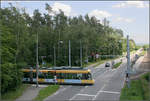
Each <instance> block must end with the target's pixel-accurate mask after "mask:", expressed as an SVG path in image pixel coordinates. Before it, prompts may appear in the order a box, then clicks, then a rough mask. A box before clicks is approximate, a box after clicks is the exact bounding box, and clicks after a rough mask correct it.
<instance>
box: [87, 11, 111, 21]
mask: <svg viewBox="0 0 150 101" xmlns="http://www.w3.org/2000/svg"><path fill="white" fill-rule="evenodd" d="M88 15H89V16H90V17H92V16H95V17H96V18H97V19H102V18H108V17H111V16H112V15H111V14H110V13H108V12H107V11H102V10H98V9H95V10H93V11H91V12H90V13H89V14H88Z"/></svg>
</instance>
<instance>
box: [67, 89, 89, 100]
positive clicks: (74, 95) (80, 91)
mask: <svg viewBox="0 0 150 101" xmlns="http://www.w3.org/2000/svg"><path fill="white" fill-rule="evenodd" d="M87 87H88V86H85V87H84V88H82V89H81V90H80V91H79V92H82V91H83V90H84V89H85V88H87ZM78 94H80V93H78ZM78 94H75V95H74V96H73V97H72V98H70V99H69V101H70V100H73V99H74V98H75V97H76V96H78Z"/></svg>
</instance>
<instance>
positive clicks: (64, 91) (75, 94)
mask: <svg viewBox="0 0 150 101" xmlns="http://www.w3.org/2000/svg"><path fill="white" fill-rule="evenodd" d="M139 51H140V50H139ZM139 51H137V52H136V54H137V53H139ZM134 56H135V55H134V54H133V55H131V59H132V58H134ZM119 61H120V59H116V60H115V63H117V62H119ZM108 62H109V63H111V61H108ZM126 65H127V59H126V57H123V58H122V64H121V65H120V67H119V68H117V69H112V68H111V67H105V63H103V64H101V65H99V66H97V67H88V69H90V70H91V72H92V76H93V78H94V80H95V84H94V85H92V86H78V85H62V86H61V88H60V89H59V90H58V91H57V92H56V93H54V94H53V95H52V96H49V97H47V98H46V99H44V100H45V101H51V100H52V101H53V100H101V101H104V100H106V101H108V100H111V101H112V100H115V101H119V98H120V92H121V89H122V88H123V86H124V83H125V71H126V68H127V66H126Z"/></svg>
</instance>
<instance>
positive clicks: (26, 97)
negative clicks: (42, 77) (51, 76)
mask: <svg viewBox="0 0 150 101" xmlns="http://www.w3.org/2000/svg"><path fill="white" fill-rule="evenodd" d="M44 87H47V85H39V87H38V88H36V85H34V84H33V85H31V86H30V87H29V88H27V89H26V90H25V91H24V93H23V95H22V96H20V97H19V98H18V99H16V101H32V100H33V99H34V98H35V97H36V96H37V95H38V93H39V91H40V90H41V89H42V88H44Z"/></svg>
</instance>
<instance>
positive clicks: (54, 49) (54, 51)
mask: <svg viewBox="0 0 150 101" xmlns="http://www.w3.org/2000/svg"><path fill="white" fill-rule="evenodd" d="M54 66H56V50H55V46H54Z"/></svg>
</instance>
